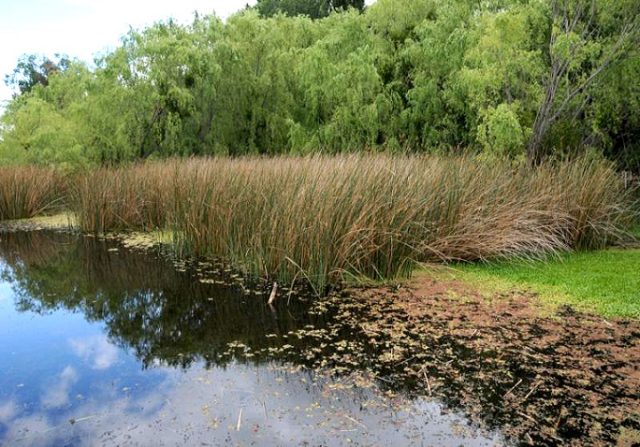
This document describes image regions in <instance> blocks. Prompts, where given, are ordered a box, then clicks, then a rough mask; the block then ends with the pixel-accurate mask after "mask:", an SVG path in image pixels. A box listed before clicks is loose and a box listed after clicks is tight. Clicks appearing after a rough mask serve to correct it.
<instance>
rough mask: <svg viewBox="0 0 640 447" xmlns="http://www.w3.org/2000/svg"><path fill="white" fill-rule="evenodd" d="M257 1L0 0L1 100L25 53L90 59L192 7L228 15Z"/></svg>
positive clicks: (180, 17)
mask: <svg viewBox="0 0 640 447" xmlns="http://www.w3.org/2000/svg"><path fill="white" fill-rule="evenodd" d="M254 3H255V0H0V84H1V85H0V101H6V100H8V99H10V98H11V90H10V89H9V88H7V87H6V86H5V84H4V77H5V75H6V74H9V73H11V72H12V71H13V68H14V67H15V66H16V63H17V61H18V58H19V57H20V56H21V55H23V54H32V53H36V54H44V55H47V56H52V55H53V54H55V53H63V54H67V55H69V56H71V57H75V58H78V59H81V60H84V61H87V62H91V61H93V58H94V56H95V55H96V54H99V53H101V52H105V51H108V50H110V49H113V48H115V47H116V46H117V45H118V44H119V42H120V37H121V36H123V35H124V34H126V33H127V31H128V30H129V28H130V27H134V28H141V27H143V26H146V25H150V24H152V23H153V22H155V21H158V20H165V19H168V18H169V17H172V18H174V19H176V20H177V21H179V22H180V23H188V22H190V21H191V20H192V18H193V13H194V11H198V12H199V13H201V14H210V13H212V12H215V13H216V15H217V16H218V17H221V18H223V19H226V18H227V17H228V16H229V15H231V14H233V13H234V12H236V11H238V10H240V9H242V8H243V7H244V6H246V5H247V4H254Z"/></svg>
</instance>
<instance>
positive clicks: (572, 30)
mask: <svg viewBox="0 0 640 447" xmlns="http://www.w3.org/2000/svg"><path fill="white" fill-rule="evenodd" d="M550 15H551V20H550V22H549V23H550V26H551V30H550V32H549V41H548V72H547V73H546V75H545V79H544V87H545V88H544V90H545V91H544V97H543V100H542V102H541V104H540V107H539V109H538V112H537V115H536V118H535V121H534V123H533V128H532V133H531V137H530V139H529V142H528V145H527V158H528V159H529V161H530V163H532V164H535V163H537V162H539V161H540V159H541V158H542V156H543V155H544V154H543V150H544V143H545V138H546V137H547V134H548V132H549V130H550V129H551V127H552V126H553V125H554V124H555V123H556V122H557V121H558V120H560V119H567V118H568V119H575V118H577V117H579V116H580V115H581V114H582V113H583V112H584V110H585V107H586V106H587V105H588V104H589V103H590V102H591V101H592V95H591V94H590V92H589V89H590V87H591V85H592V84H593V83H594V82H595V81H596V80H597V79H598V78H599V77H600V76H602V74H603V73H605V72H606V71H607V70H608V69H609V68H610V67H611V66H612V65H614V64H616V63H618V62H619V61H621V60H623V59H624V58H625V56H626V55H627V54H628V53H629V52H631V51H633V50H634V49H636V48H637V46H638V45H640V3H639V2H637V1H635V0H571V1H568V0H564V1H560V0H553V1H552V2H551V9H550Z"/></svg>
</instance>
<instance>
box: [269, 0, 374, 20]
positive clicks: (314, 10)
mask: <svg viewBox="0 0 640 447" xmlns="http://www.w3.org/2000/svg"><path fill="white" fill-rule="evenodd" d="M256 8H257V9H258V12H260V15H262V16H263V17H272V16H274V15H276V14H278V13H282V14H285V15H287V16H299V15H306V16H309V17H311V18H312V19H320V18H323V17H326V16H328V15H329V14H330V13H331V12H332V11H339V10H346V9H349V8H355V9H358V10H360V11H362V10H363V9H364V0H258V4H257V5H256Z"/></svg>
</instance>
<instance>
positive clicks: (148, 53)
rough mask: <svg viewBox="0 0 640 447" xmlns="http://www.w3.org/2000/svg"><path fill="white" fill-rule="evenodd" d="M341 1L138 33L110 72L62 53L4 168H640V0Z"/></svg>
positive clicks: (16, 104)
mask: <svg viewBox="0 0 640 447" xmlns="http://www.w3.org/2000/svg"><path fill="white" fill-rule="evenodd" d="M291 1H292V2H293V0H291ZM267 3H269V2H268V1H267V0H263V1H262V2H261V4H262V5H267ZM276 3H278V2H276ZM284 3H286V2H284V1H283V2H280V5H282V4H284ZM293 3H295V2H293ZM302 3H304V2H302ZM329 3H330V5H333V2H329ZM346 3H349V4H356V6H358V5H357V3H358V2H346ZM264 7H265V8H266V6H264ZM331 7H332V8H335V7H334V6H331ZM280 10H282V8H280ZM338 10H339V11H342V12H333V13H331V14H329V15H328V16H327V17H325V18H322V19H317V20H314V19H312V18H311V17H309V16H305V15H296V14H297V13H295V12H294V13H288V12H287V11H283V12H284V13H275V15H273V16H271V17H267V16H270V15H271V14H270V13H264V11H263V14H262V15H261V13H260V11H257V10H255V9H248V10H245V11H242V12H241V13H238V14H237V15H235V16H233V17H231V18H230V19H228V20H227V21H226V22H222V21H221V20H219V19H218V18H216V17H213V16H210V17H196V18H195V19H194V21H193V23H192V24H190V25H188V26H182V25H178V24H176V23H174V22H172V21H167V22H162V23H157V24H155V25H153V26H151V27H149V28H147V29H144V30H138V31H136V30H132V31H131V32H130V33H129V34H128V35H126V36H125V37H124V38H123V39H122V44H121V46H120V47H119V48H117V49H116V50H115V51H113V52H112V53H110V54H107V55H106V56H104V57H102V58H100V59H99V60H97V61H96V66H95V67H88V66H87V65H85V64H83V63H81V62H78V61H65V63H64V65H59V68H60V69H56V70H51V71H48V72H47V73H46V74H47V79H46V82H39V81H37V82H33V81H30V82H29V87H28V89H22V88H21V89H20V90H22V93H21V94H17V95H16V96H15V97H14V99H13V100H12V101H11V102H10V103H9V104H8V105H7V107H6V111H5V114H4V116H3V117H2V123H1V124H0V132H1V141H0V162H4V163H7V162H13V163H15V162H38V163H45V164H50V163H57V164H59V163H62V164H66V165H70V166H77V165H84V164H105V163H107V164H111V163H118V162H122V161H128V160H134V159H138V158H148V157H162V156H167V155H176V154H177V155H202V154H228V155H240V154H277V153H303V154H305V153H310V152H323V153H337V152H352V151H359V150H363V149H364V150H386V151H404V150H409V151H416V152H423V151H458V150H460V149H461V148H464V149H471V150H476V151H485V152H487V153H488V154H494V155H499V156H509V157H514V158H519V157H525V156H527V155H528V157H529V159H530V160H532V161H537V160H539V159H541V158H543V157H545V156H548V155H550V154H552V155H554V156H557V157H564V156H565V155H567V154H570V153H573V152H575V151H584V150H587V149H591V150H593V151H594V152H596V151H597V152H600V153H603V154H605V155H606V156H608V157H610V158H613V159H616V160H619V161H620V163H621V164H622V166H623V167H625V168H632V169H638V168H639V166H640V138H639V137H640V113H639V112H640V83H638V81H637V80H638V79H639V77H640V50H639V48H640V45H639V43H640V42H639V40H638V35H639V34H640V31H639V30H640V19H639V18H638V17H640V3H638V2H637V1H635V0H593V1H592V0H588V1H587V0H571V1H568V2H556V1H550V0H482V1H476V0H474V1H471V0H452V1H446V2H445V1H440V0H378V1H377V2H376V3H375V4H374V5H372V6H370V7H368V8H366V9H364V11H363V12H360V11H359V10H358V9H357V8H355V9H353V8H352V9H349V10H346V11H344V10H342V9H340V8H338ZM285 13H287V14H289V15H287V14H285ZM303 13H304V11H303ZM308 14H311V13H308ZM322 15H323V14H320V15H319V16H322ZM23 62H24V61H23ZM27 62H28V59H27ZM38 66H39V65H38V64H31V67H32V68H33V67H35V68H38ZM23 68H24V67H23ZM26 68H29V64H27V65H26ZM36 72H37V70H36ZM27 75H28V73H27ZM25 79H28V76H27V78H25Z"/></svg>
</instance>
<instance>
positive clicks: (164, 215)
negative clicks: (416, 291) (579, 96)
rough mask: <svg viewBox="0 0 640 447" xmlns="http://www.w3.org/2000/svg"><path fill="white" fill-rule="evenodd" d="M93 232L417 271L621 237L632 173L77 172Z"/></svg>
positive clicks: (475, 162)
mask: <svg viewBox="0 0 640 447" xmlns="http://www.w3.org/2000/svg"><path fill="white" fill-rule="evenodd" d="M74 202H75V203H76V208H77V213H78V218H79V223H80V225H81V228H82V229H83V230H85V231H90V232H97V233H100V232H105V231H113V230H149V229H155V228H160V229H170V230H172V231H173V232H174V234H175V239H176V246H177V248H178V249H179V250H180V251H181V252H183V253H189V254H193V255H202V256H217V257H223V258H226V259H228V260H230V261H232V262H234V263H236V264H238V265H240V266H242V267H243V268H245V269H246V270H248V271H249V272H250V273H252V274H256V275H267V276H273V277H276V278H278V279H279V280H281V281H295V280H307V281H308V282H310V283H311V284H313V285H315V286H316V287H318V288H319V289H321V288H323V287H324V286H325V285H326V284H327V283H328V282H332V281H335V280H338V279H340V278H342V277H344V275H345V274H348V275H352V276H364V277H368V278H373V279H384V278H386V279H388V278H395V277H399V276H406V275H408V274H409V273H410V272H411V270H412V268H413V266H414V264H415V263H416V262H423V261H433V260H441V261H459V260H464V261H477V260H496V259H510V258H527V259H530V258H540V257H544V256H548V255H549V254H558V253H560V252H563V251H567V250H571V249H582V248H599V247H602V246H605V245H607V244H609V243H611V242H614V241H615V240H617V238H619V237H620V236H621V234H622V230H623V229H624V228H625V227H626V226H627V225H628V224H629V223H630V222H631V214H632V213H631V211H630V208H629V206H628V200H627V197H626V195H625V192H624V187H623V184H622V182H621V181H620V180H619V178H618V177H617V175H616V173H615V171H614V170H613V169H612V168H611V166H610V165H608V164H606V163H604V162H601V161H593V160H587V159H581V160H576V161H573V162H571V163H564V164H555V165H546V166H541V167H540V168H538V169H536V170H530V169H528V168H527V167H526V166H524V165H520V164H514V163H511V162H508V161H497V160H483V159H478V158H472V157H434V156H422V157H417V156H413V157H390V156H382V155H380V156H373V155H352V156H338V157H324V156H316V157H308V158H296V157H282V158H269V159H264V158H240V159H229V158H213V159H191V160H169V161H162V162H150V163H146V164H141V165H135V166H129V167H121V168H104V169H99V170H97V171H94V172H91V173H90V174H87V175H86V176H84V177H83V178H80V179H78V180H77V188H76V190H75V200H74Z"/></svg>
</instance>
